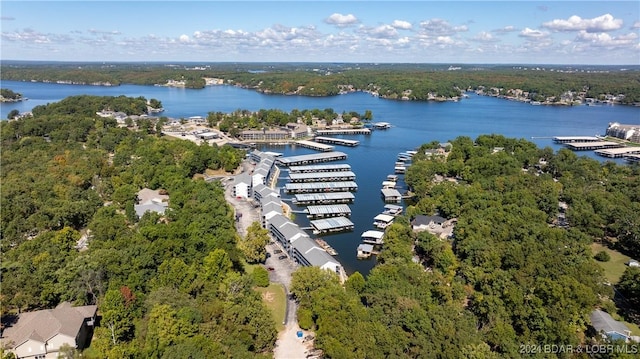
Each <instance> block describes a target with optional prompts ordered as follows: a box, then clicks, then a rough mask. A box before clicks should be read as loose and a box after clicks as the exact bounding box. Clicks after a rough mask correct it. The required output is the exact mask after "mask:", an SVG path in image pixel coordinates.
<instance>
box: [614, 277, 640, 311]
mask: <svg viewBox="0 0 640 359" xmlns="http://www.w3.org/2000/svg"><path fill="white" fill-rule="evenodd" d="M617 288H618V290H619V291H620V293H622V295H624V297H625V298H627V300H628V301H629V302H630V303H631V304H632V306H633V307H634V308H636V309H637V308H640V268H638V267H627V268H626V269H625V270H624V273H622V276H621V277H620V281H619V282H618V285H617Z"/></svg>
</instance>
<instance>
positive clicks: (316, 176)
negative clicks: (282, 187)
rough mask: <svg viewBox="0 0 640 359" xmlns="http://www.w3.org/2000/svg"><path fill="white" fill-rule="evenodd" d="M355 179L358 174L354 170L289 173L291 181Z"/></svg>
mask: <svg viewBox="0 0 640 359" xmlns="http://www.w3.org/2000/svg"><path fill="white" fill-rule="evenodd" d="M355 179H356V174H355V173H353V172H352V171H342V172H315V173H289V180H290V181H291V182H336V181H353V180H355Z"/></svg>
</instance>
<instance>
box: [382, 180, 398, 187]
mask: <svg viewBox="0 0 640 359" xmlns="http://www.w3.org/2000/svg"><path fill="white" fill-rule="evenodd" d="M382 188H396V183H395V182H394V181H382Z"/></svg>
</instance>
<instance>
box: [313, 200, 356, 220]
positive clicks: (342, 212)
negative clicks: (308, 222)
mask: <svg viewBox="0 0 640 359" xmlns="http://www.w3.org/2000/svg"><path fill="white" fill-rule="evenodd" d="M307 213H309V215H308V217H309V218H314V219H316V218H326V217H338V216H344V217H350V216H351V208H349V206H347V205H346V204H333V205H319V206H308V207H307Z"/></svg>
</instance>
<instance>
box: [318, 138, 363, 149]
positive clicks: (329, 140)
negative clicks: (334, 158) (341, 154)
mask: <svg viewBox="0 0 640 359" xmlns="http://www.w3.org/2000/svg"><path fill="white" fill-rule="evenodd" d="M315 140H316V141H317V142H321V143H331V144H334V145H340V146H349V147H355V146H357V145H359V144H360V141H356V140H347V139H344V138H335V137H322V136H317V137H316V138H315Z"/></svg>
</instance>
